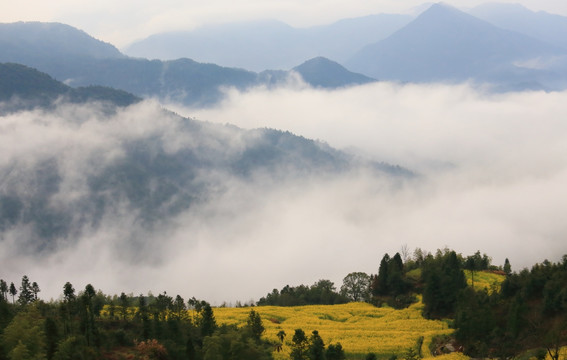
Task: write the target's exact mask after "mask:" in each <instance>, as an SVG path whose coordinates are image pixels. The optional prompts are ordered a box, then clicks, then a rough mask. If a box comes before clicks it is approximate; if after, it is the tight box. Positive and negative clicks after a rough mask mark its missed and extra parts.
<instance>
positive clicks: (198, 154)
mask: <svg viewBox="0 0 567 360" xmlns="http://www.w3.org/2000/svg"><path fill="white" fill-rule="evenodd" d="M59 106H60V108H58V111H56V112H53V113H50V112H29V113H19V114H17V115H16V116H4V117H0V121H1V123H2V125H3V131H2V132H1V133H0V143H2V144H5V145H6V146H5V147H4V148H5V149H7V151H4V153H3V157H2V159H1V161H0V174H1V175H0V184H1V185H2V186H0V244H6V246H9V244H13V245H10V246H11V247H10V249H12V250H10V251H15V252H23V253H30V254H33V253H37V252H40V253H42V252H48V253H49V252H51V251H55V250H57V249H58V248H59V247H65V246H67V245H73V244H75V241H76V240H77V239H80V238H83V237H84V236H96V234H101V236H104V237H108V236H111V234H112V236H116V239H115V242H116V246H117V247H119V248H121V249H123V250H124V251H125V254H124V256H135V254H136V253H137V252H140V251H143V250H142V249H141V247H142V246H152V244H154V245H155V246H159V244H160V239H161V238H162V237H163V236H164V231H165V230H164V229H166V228H171V227H173V226H175V224H176V221H181V220H179V219H178V217H179V216H182V215H183V214H185V213H187V212H198V211H204V212H206V211H211V210H210V209H209V208H207V204H208V202H209V201H212V200H213V199H218V198H219V197H222V196H223V194H225V193H226V192H228V191H238V190H235V189H239V188H241V187H250V189H249V191H254V193H253V195H250V196H256V191H257V190H260V189H265V188H271V187H276V186H279V185H282V184H286V183H287V182H291V183H295V182H298V181H299V182H300V181H306V180H307V179H309V178H311V177H314V178H317V179H318V178H319V177H321V178H325V177H336V176H340V175H341V174H347V173H348V172H349V171H351V170H354V169H367V170H369V171H370V172H372V173H373V174H375V175H376V176H378V177H380V176H402V177H405V176H407V175H409V172H407V171H406V170H404V169H401V168H399V167H396V166H390V165H386V164H377V163H372V162H367V161H363V160H360V159H357V158H355V157H353V156H351V155H349V154H347V153H344V152H341V151H338V150H335V149H333V148H331V147H329V146H327V145H325V144H324V143H321V142H318V141H313V140H310V139H306V138H303V137H301V136H296V135H293V134H291V133H289V132H283V131H277V130H271V129H257V130H242V129H239V128H237V127H234V126H229V125H226V126H224V125H217V124H211V123H206V122H201V121H197V120H191V119H186V118H181V117H179V116H176V115H174V114H172V113H169V112H167V111H164V110H162V109H160V108H159V107H158V106H156V105H155V104H152V103H150V102H142V103H140V104H138V105H134V106H131V107H128V108H126V109H124V110H123V111H119V112H115V113H112V114H100V113H97V112H93V111H92V110H90V109H91V108H90V107H85V108H80V107H77V106H73V107H72V108H71V109H69V108H67V107H66V105H65V104H60V105H59ZM77 109H78V110H77ZM36 134H41V136H37V135H36ZM22 136H25V138H26V142H25V146H16V145H17V144H15V142H14V141H15V139H19V138H21V137H22ZM10 144H12V146H10ZM252 184H255V185H252ZM284 188H285V187H284ZM117 219H118V220H117ZM148 238H151V239H154V240H153V241H151V242H148V241H146V240H147V239H148Z"/></svg>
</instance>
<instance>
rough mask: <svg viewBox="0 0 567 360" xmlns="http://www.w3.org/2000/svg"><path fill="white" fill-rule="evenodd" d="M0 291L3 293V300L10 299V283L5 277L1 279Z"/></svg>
mask: <svg viewBox="0 0 567 360" xmlns="http://www.w3.org/2000/svg"><path fill="white" fill-rule="evenodd" d="M0 293H1V294H2V300H4V301H8V284H7V283H6V281H4V279H0Z"/></svg>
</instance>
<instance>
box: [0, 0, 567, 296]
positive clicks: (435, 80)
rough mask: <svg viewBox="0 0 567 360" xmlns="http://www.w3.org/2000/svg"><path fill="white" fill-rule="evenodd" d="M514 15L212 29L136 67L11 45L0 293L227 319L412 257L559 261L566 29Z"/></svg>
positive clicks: (5, 59) (101, 56)
mask: <svg viewBox="0 0 567 360" xmlns="http://www.w3.org/2000/svg"><path fill="white" fill-rule="evenodd" d="M502 8H504V9H507V8H506V7H492V8H490V7H479V8H475V9H472V10H469V11H468V12H467V11H465V10H458V9H456V8H452V7H450V6H447V5H439V4H437V5H433V6H432V7H429V8H427V9H424V11H423V12H420V13H419V14H417V15H384V14H381V15H372V16H365V17H358V18H352V19H344V20H340V21H338V22H333V23H331V25H320V26H317V27H309V28H301V29H300V28H294V27H292V26H289V25H286V24H284V23H281V22H246V23H244V22H243V23H232V24H231V25H218V26H217V25H210V26H209V27H203V28H200V29H198V30H194V31H185V32H182V33H181V32H180V33H164V34H155V35H154V36H153V37H149V38H148V39H147V40H142V41H139V42H137V43H135V44H132V45H131V46H130V47H126V48H125V51H124V53H122V52H121V51H119V50H118V49H117V48H116V47H115V46H114V45H112V44H110V43H107V42H103V41H100V40H96V39H95V38H93V37H91V36H90V35H89V34H87V33H85V32H83V31H81V30H78V29H77V28H74V27H71V26H69V25H64V24H59V23H44V22H16V23H6V24H0V49H1V50H2V51H0V62H1V64H0V75H1V77H0V115H1V116H0V262H1V263H2V264H3V266H2V273H3V275H2V276H3V277H4V278H9V279H17V278H20V277H21V275H22V274H27V275H29V276H30V278H33V279H34V280H35V281H37V282H38V283H40V284H42V288H43V289H44V291H43V292H42V296H43V297H44V298H49V297H58V296H59V295H60V289H61V286H62V285H63V284H64V283H65V282H66V281H70V282H71V283H73V284H75V285H76V287H77V288H82V287H84V285H85V284H87V283H92V284H93V285H95V286H97V287H98V285H97V284H99V283H100V284H104V288H103V291H105V292H108V293H113V292H120V291H128V292H132V293H134V294H138V293H147V292H148V291H149V290H152V291H155V290H157V291H160V290H167V292H170V293H180V294H186V295H188V296H196V297H197V298H204V299H207V300H209V301H211V302H212V303H213V304H221V303H222V302H224V301H227V302H229V303H234V302H236V301H249V300H257V299H258V298H260V297H261V296H263V295H265V294H266V292H268V291H270V290H271V289H273V288H282V287H284V286H285V285H287V284H289V285H296V284H313V283H315V282H316V281H318V280H320V279H330V280H332V281H333V282H334V283H335V284H340V283H341V281H342V279H343V277H344V276H345V275H346V274H348V273H351V272H353V271H363V272H367V273H375V272H376V270H377V265H378V262H379V260H380V258H381V256H382V255H383V254H384V253H386V252H389V253H395V252H397V251H399V250H400V249H401V247H402V246H407V247H408V248H410V249H413V248H416V247H420V248H423V249H426V250H429V251H435V250H436V249H439V248H444V247H445V246H447V247H449V248H451V249H455V250H456V251H458V252H462V253H464V254H472V253H474V252H475V251H477V250H481V251H482V252H486V253H488V254H490V255H491V256H492V257H493V262H494V263H495V264H498V265H500V264H502V263H503V262H504V259H505V258H508V259H509V260H510V261H511V263H512V265H513V267H514V269H515V270H519V269H521V268H522V267H524V266H531V265H532V264H533V263H534V262H535V261H541V260H542V259H546V258H548V259H550V260H552V261H556V260H558V259H559V258H560V257H561V256H562V255H563V254H564V253H565V250H566V248H565V234H566V233H567V225H566V224H565V222H564V219H563V217H564V216H563V214H564V213H565V210H566V208H567V193H566V190H565V186H564V184H565V183H567V159H566V157H565V154H566V153H567V123H566V122H565V119H566V118H567V108H566V107H565V106H564V104H565V103H566V101H567V91H566V90H565V89H566V84H567V71H565V70H566V69H567V66H566V62H565V59H567V50H566V49H565V44H564V43H563V42H562V37H559V36H557V37H554V36H552V35H551V34H552V33H553V31H561V30H560V29H563V26H565V24H567V22H566V19H567V18H565V17H564V16H560V15H553V16H552V15H551V14H542V13H537V16H536V13H535V12H532V11H529V10H527V9H525V8H521V9H520V10H521V11H520V12H519V13H520V14H523V15H522V16H524V19H527V20H529V21H527V20H526V21H527V22H526V21H524V22H522V21H519V20H518V19H519V18H515V19H516V21H511V20H508V22H505V21H504V20H502V18H501V17H499V15H498V14H500V13H499V11H502V10H501V9H502ZM516 9H517V8H516ZM506 11H507V10H506ZM526 14H528V15H529V16H528V15H526ZM473 15H474V16H477V17H473ZM547 16H549V17H547ZM541 17H544V18H545V19H551V18H553V19H554V21H553V22H551V21H547V20H546V24H548V25H549V26H548V27H547V28H543V27H540V29H541V31H539V32H538V31H536V30H534V29H535V28H534V26H535V25H533V24H538V21H543V20H537V19H538V18H541ZM526 24H528V25H526ZM452 26H455V27H454V28H452ZM538 26H539V25H538ZM266 29H269V30H266ZM451 29H453V30H454V29H458V31H457V30H454V32H453V33H452V32H451ZM554 29H555V30H554ZM557 29H559V30H557ZM227 32H232V33H233V35H234V37H233V38H230V37H228V36H227ZM363 33H364V34H365V36H359V34H363ZM479 34H480V35H479ZM481 35H482V36H481ZM207 36H209V37H208V38H207ZM206 39H208V40H206ZM215 39H216V40H215ZM220 39H222V40H223V41H220ZM300 40H301V41H300ZM156 41H157V44H160V46H161V47H157V46H155V44H156V43H155V42H156ZM180 44H181V45H180ZM182 44H186V45H185V46H184V45H182ZM187 44H190V45H191V46H189V45H187ZM211 44H214V46H213V45H211ZM244 44H246V46H249V47H246V48H245V47H244ZM314 44H316V45H318V46H315V45H314ZM418 44H419V46H418ZM209 45H211V46H209ZM168 46H170V47H168ZM231 46H234V47H236V48H231ZM461 47H462V48H461ZM464 48H466V51H464V50H463V49H464ZM172 49H175V50H176V51H179V52H172V51H173V50H172ZM184 49H188V50H192V51H196V52H199V54H196V53H195V55H194V56H193V54H192V53H182V52H181V51H182V50H184ZM235 49H236V50H235ZM269 49H273V51H274V52H272V50H269ZM151 50H153V51H155V52H154V53H152V52H151ZM205 50H210V53H206V52H205ZM276 50H278V51H281V52H280V53H277V52H275V51H276ZM168 54H169V55H168ZM230 54H234V56H231V55H230ZM237 55H241V56H237ZM263 55H265V56H263ZM268 55H269V56H268ZM133 56H140V57H133ZM158 59H159V60H158ZM217 59H219V60H218V62H217ZM220 59H226V62H221V60H220ZM278 61H279V62H278ZM212 62H214V63H212Z"/></svg>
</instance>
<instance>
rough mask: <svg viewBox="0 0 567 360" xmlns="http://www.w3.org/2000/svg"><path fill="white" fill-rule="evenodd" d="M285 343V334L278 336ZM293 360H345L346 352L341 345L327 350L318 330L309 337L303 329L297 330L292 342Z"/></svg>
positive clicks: (335, 345)
mask: <svg viewBox="0 0 567 360" xmlns="http://www.w3.org/2000/svg"><path fill="white" fill-rule="evenodd" d="M278 337H280V340H281V341H282V342H283V337H285V332H280V334H278ZM290 357H291V359H292V360H344V359H345V358H346V357H345V352H344V350H343V347H342V345H341V343H336V344H329V346H328V347H327V348H326V349H325V343H324V342H323V339H322V338H321V336H320V335H319V332H318V331H317V330H313V332H312V333H311V336H309V337H307V335H306V334H305V332H304V331H303V330H301V329H296V330H295V333H294V334H293V338H292V340H291V353H290Z"/></svg>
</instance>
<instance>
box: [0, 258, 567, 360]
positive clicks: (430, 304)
mask: <svg viewBox="0 0 567 360" xmlns="http://www.w3.org/2000/svg"><path fill="white" fill-rule="evenodd" d="M465 271H466V274H467V275H465ZM481 272H496V273H498V274H501V275H502V276H505V279H504V281H503V282H502V283H501V284H500V286H497V284H494V285H493V286H492V287H490V288H487V287H480V286H475V276H476V278H477V279H478V276H479V274H480V273H481ZM467 276H468V279H469V281H468V282H467ZM477 281H478V280H477ZM62 290H63V292H62V295H61V296H60V298H59V299H58V300H55V301H50V302H45V301H43V300H41V298H40V297H39V294H40V292H41V290H40V287H39V285H38V284H37V283H36V282H32V281H31V280H30V279H29V278H28V277H27V276H23V278H22V279H21V283H20V284H19V286H16V285H15V284H14V283H13V282H10V283H9V284H8V282H7V281H5V280H0V295H1V296H0V359H11V360H15V359H203V360H208V359H271V358H272V356H273V353H274V352H275V351H279V350H281V349H282V346H283V345H284V338H285V336H286V334H285V333H283V332H282V333H280V334H278V335H277V337H278V339H279V342H274V341H273V340H267V339H266V338H264V337H263V336H262V335H263V334H264V326H263V323H262V319H261V318H260V315H259V314H258V313H257V312H255V311H254V304H250V305H249V306H250V312H249V317H248V320H247V322H246V325H245V326H241V327H237V326H235V325H230V326H229V325H223V324H217V322H216V320H215V316H214V310H213V308H212V307H211V305H210V304H209V303H207V302H206V301H203V300H197V299H195V298H191V299H189V300H188V301H185V300H184V299H183V298H182V297H181V296H180V295H177V296H175V297H173V296H170V295H168V294H167V293H166V292H163V293H161V294H159V295H158V296H154V295H152V294H149V295H142V294H141V295H139V296H133V295H127V294H125V293H121V294H120V295H114V296H109V295H105V294H103V293H102V292H101V291H100V290H99V291H96V290H95V288H94V287H93V286H92V285H90V284H89V285H87V286H86V287H85V289H84V290H82V291H78V292H77V291H76V290H75V289H74V287H73V285H72V284H70V283H66V284H64V286H63V288H62ZM420 297H421V299H422V301H423V304H424V307H423V309H424V310H423V315H424V316H425V317H426V318H430V319H450V322H451V324H452V326H453V328H454V332H453V334H452V335H446V336H445V337H447V338H450V339H447V338H440V339H434V340H435V341H433V343H432V344H431V350H432V354H433V355H436V349H435V347H436V345H437V344H439V343H446V342H447V341H452V342H453V343H454V344H457V345H458V346H457V348H458V349H459V351H462V352H464V354H466V355H468V356H471V357H475V358H480V357H483V358H486V357H490V358H499V359H511V358H514V357H517V356H519V355H520V354H528V355H530V356H534V357H536V358H538V359H544V358H545V357H546V356H550V357H551V358H552V359H553V360H558V359H559V356H560V353H559V351H560V348H561V347H562V346H565V345H567V311H566V310H567V255H565V256H563V258H562V259H561V261H560V262H558V263H552V262H549V261H547V260H546V261H543V262H542V263H538V264H535V265H533V266H532V268H531V269H523V270H521V271H519V272H512V271H511V266H510V263H509V262H508V260H507V259H506V261H505V263H504V265H503V266H494V265H492V264H491V259H490V257H488V256H487V255H485V254H483V255H481V254H480V252H476V253H475V254H473V255H471V256H466V257H465V256H462V255H461V254H457V253H456V252H454V251H451V250H448V249H444V250H438V251H437V252H436V253H435V254H431V253H428V252H426V251H423V250H421V249H416V250H415V251H414V253H413V255H409V254H408V252H407V251H402V255H400V253H397V254H395V255H394V256H392V257H390V256H389V255H388V254H385V255H384V256H383V258H382V260H381V261H380V263H379V266H378V272H377V274H370V275H369V274H365V273H362V272H353V273H350V274H348V275H347V276H346V277H345V278H344V279H343V284H342V286H341V288H340V290H338V291H337V289H336V287H335V285H334V284H333V282H331V281H329V280H320V281H318V282H316V283H315V284H313V285H312V286H305V285H300V286H295V287H291V286H285V287H284V288H283V289H282V290H281V291H278V290H277V289H274V290H273V291H272V292H271V293H269V294H267V295H266V296H265V297H263V298H261V299H260V300H259V301H258V302H257V304H255V305H256V306H262V305H278V306H295V305H307V304H339V303H345V302H349V301H366V302H369V303H372V304H373V305H375V306H392V307H395V308H403V307H406V306H408V305H409V304H411V303H414V302H416V301H419V298H420ZM289 335H290V336H289V339H288V340H290V339H291V341H288V342H287V344H288V345H289V346H290V349H291V350H290V352H289V354H290V357H291V358H292V359H294V360H300V359H328V360H333V359H344V358H345V352H344V351H345V350H344V349H343V348H342V347H341V344H340V343H337V344H330V345H328V346H327V347H325V344H324V343H323V341H322V340H321V338H320V336H319V334H318V332H317V331H316V330H315V331H313V332H312V333H311V335H310V336H308V335H307V334H306V333H305V332H304V331H303V330H302V329H297V330H295V333H294V334H293V335H292V334H289ZM372 356H373V354H369V357H368V358H373V357H372ZM419 356H420V354H416V353H414V352H409V353H403V354H400V357H403V358H408V357H409V358H412V359H411V360H415V359H414V358H418V357H419ZM374 358H375V357H374Z"/></svg>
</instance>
